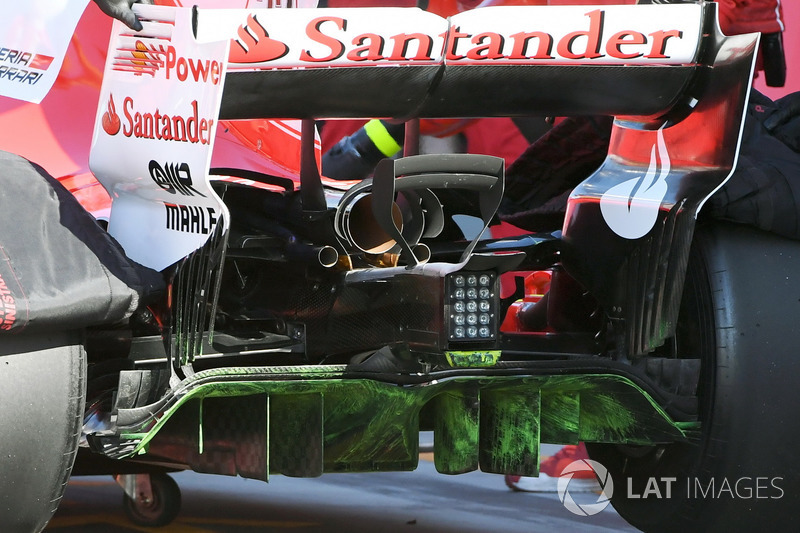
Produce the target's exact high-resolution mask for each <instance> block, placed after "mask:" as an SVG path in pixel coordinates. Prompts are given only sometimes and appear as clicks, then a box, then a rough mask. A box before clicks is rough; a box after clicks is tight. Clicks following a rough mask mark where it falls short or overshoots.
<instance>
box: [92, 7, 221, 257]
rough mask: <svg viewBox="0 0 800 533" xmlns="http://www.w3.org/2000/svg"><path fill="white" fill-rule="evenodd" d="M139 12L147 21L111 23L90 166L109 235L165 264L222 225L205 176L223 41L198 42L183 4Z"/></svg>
mask: <svg viewBox="0 0 800 533" xmlns="http://www.w3.org/2000/svg"><path fill="white" fill-rule="evenodd" d="M136 9H137V12H138V13H139V14H140V16H142V17H143V18H145V19H151V20H150V21H145V22H143V25H144V29H143V30H142V32H140V33H132V32H131V31H130V30H128V29H127V28H126V27H125V26H123V25H122V24H121V23H119V22H117V21H115V23H114V28H113V30H112V36H111V43H110V46H109V54H108V58H107V61H106V67H105V73H104V78H103V87H102V90H101V92H100V101H99V108H98V113H97V118H96V122H95V128H94V137H93V139H92V151H91V155H90V160H89V165H90V167H91V169H92V172H94V174H95V175H96V176H97V179H98V180H99V181H100V182H101V183H102V184H103V186H104V187H105V188H106V189H107V190H108V192H109V194H110V195H111V199H112V204H111V215H110V219H109V227H108V229H109V232H110V233H111V234H112V235H113V236H114V237H115V238H116V239H117V240H118V241H119V242H120V244H121V245H122V246H123V248H124V249H125V253H126V254H127V255H128V256H129V257H130V258H131V259H133V260H134V261H137V262H139V263H141V264H143V265H145V266H148V267H151V268H154V269H156V270H162V269H164V268H165V267H167V266H169V265H171V264H172V263H174V262H176V261H178V260H180V259H181V258H183V257H185V256H186V255H188V254H189V253H191V252H192V251H194V250H196V249H197V248H199V247H201V246H202V245H203V244H204V243H205V242H206V241H207V239H208V238H209V237H210V236H211V234H212V232H213V230H214V228H215V227H216V225H217V224H226V225H227V224H228V216H227V212H226V208H225V206H224V204H223V203H222V202H221V201H220V199H219V198H218V197H217V195H216V194H215V193H214V191H213V190H212V189H211V186H210V183H209V177H208V169H209V164H210V161H211V151H212V148H213V144H214V133H215V131H216V127H217V120H218V115H219V107H220V102H221V98H222V87H223V84H224V81H225V64H226V60H227V56H228V41H227V40H225V41H218V42H208V43H200V42H198V41H196V40H195V38H194V36H193V33H192V26H191V24H192V20H191V19H192V12H191V10H190V9H179V8H167V7H155V6H137V8H136Z"/></svg>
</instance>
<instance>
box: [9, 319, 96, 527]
mask: <svg viewBox="0 0 800 533" xmlns="http://www.w3.org/2000/svg"><path fill="white" fill-rule="evenodd" d="M85 389H86V355H85V352H84V350H83V346H82V344H81V343H80V336H79V335H78V334H67V333H57V334H38V335H17V336H6V337H4V338H3V339H2V341H1V342H0V475H1V476H2V477H0V524H2V530H3V531H4V532H21V533H22V532H24V533H30V532H31V531H41V530H42V529H43V528H44V526H45V525H47V522H48V521H49V520H50V518H51V517H52V516H53V513H54V512H55V510H56V508H57V507H58V504H59V502H60V501H61V496H62V494H63V493H64V488H65V487H66V484H67V481H68V479H69V475H70V472H71V470H72V464H73V462H74V460H75V454H76V452H77V449H78V440H79V438H80V431H81V425H82V420H83V407H84V402H85V394H86V393H85Z"/></svg>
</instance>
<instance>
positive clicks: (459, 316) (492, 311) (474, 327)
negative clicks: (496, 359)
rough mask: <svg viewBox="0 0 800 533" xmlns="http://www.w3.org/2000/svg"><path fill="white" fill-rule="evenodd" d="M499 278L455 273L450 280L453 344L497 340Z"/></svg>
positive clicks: (449, 296) (449, 294) (450, 330)
mask: <svg viewBox="0 0 800 533" xmlns="http://www.w3.org/2000/svg"><path fill="white" fill-rule="evenodd" d="M496 282H497V276H496V274H494V273H488V272H486V273H474V274H463V273H457V274H451V275H450V276H448V277H447V280H446V290H447V300H446V311H447V318H448V332H449V334H448V337H449V338H450V340H451V341H460V342H476V341H483V342H487V341H493V340H494V339H495V338H496V337H497V333H496V331H497V309H498V305H499V304H498V302H497V295H496V288H495V285H496Z"/></svg>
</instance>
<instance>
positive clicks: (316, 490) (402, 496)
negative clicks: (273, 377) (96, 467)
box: [46, 451, 636, 533]
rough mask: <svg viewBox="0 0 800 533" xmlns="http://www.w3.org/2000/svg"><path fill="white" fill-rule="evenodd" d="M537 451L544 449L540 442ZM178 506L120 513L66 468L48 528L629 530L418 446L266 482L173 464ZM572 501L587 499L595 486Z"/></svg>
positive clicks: (172, 532)
mask: <svg viewBox="0 0 800 533" xmlns="http://www.w3.org/2000/svg"><path fill="white" fill-rule="evenodd" d="M543 452H544V451H543ZM173 477H174V479H175V480H176V481H177V482H178V484H179V486H180V487H181V495H182V500H183V503H182V507H181V512H180V514H179V515H178V517H177V518H176V519H175V521H174V522H172V523H171V524H170V525H169V526H166V527H162V528H158V529H149V528H144V527H139V526H136V525H134V524H132V523H131V522H129V521H128V519H127V517H126V516H125V513H124V512H123V509H122V505H121V501H122V497H123V496H122V494H123V493H122V489H121V488H120V487H119V486H118V485H117V484H116V483H115V482H114V481H113V480H112V479H111V478H110V477H78V478H73V479H72V480H71V482H70V484H69V486H68V488H67V491H66V493H65V496H64V499H63V501H62V504H61V506H60V508H59V510H58V512H57V513H56V516H55V517H54V518H53V520H52V521H51V523H50V525H49V526H48V528H47V530H46V531H48V532H51V533H68V532H69V533H77V532H81V533H101V532H122V533H125V532H134V531H145V532H148V531H149V532H153V531H158V532H164V533H168V532H169V533H223V532H224V533H254V532H262V531H276V532H283V531H292V532H294V531H297V532H340V531H347V532H396V531H402V532H407V533H423V532H441V533H448V532H453V533H455V532H459V533H461V532H465V533H469V532H489V531H492V532H494V531H498V532H504V533H506V532H507V533H514V532H520V533H522V532H524V533H530V532H545V531H547V532H556V531H568V532H575V533H589V532H592V533H594V532H612V531H615V532H616V531H636V530H635V529H633V528H631V527H630V526H629V525H627V524H626V523H625V522H624V521H623V520H622V518H620V517H619V515H617V514H616V513H615V512H614V510H613V508H612V507H611V506H609V507H607V508H605V509H604V510H603V511H602V512H600V513H599V514H596V515H594V516H577V515H575V514H572V513H571V512H569V511H568V510H567V509H566V508H565V507H564V506H563V505H562V504H561V502H560V501H559V498H558V494H556V493H536V494H533V493H519V492H512V491H510V490H509V489H508V488H507V487H506V486H505V484H504V481H503V477H502V476H499V475H494V474H486V473H483V472H472V473H469V474H462V475H458V476H446V475H442V474H438V473H437V472H436V470H435V468H434V466H433V463H432V462H430V456H429V455H427V454H423V456H422V460H421V461H420V465H419V468H418V469H417V470H415V471H414V472H391V473H369V474H325V475H323V476H322V477H320V478H316V479H296V478H288V477H284V476H273V477H272V478H271V479H270V482H269V483H263V482H260V481H254V480H247V479H242V478H231V477H225V476H212V475H201V474H196V473H193V472H181V473H178V474H174V475H173ZM574 496H575V498H574V499H575V501H577V502H579V503H582V502H586V503H593V502H596V501H597V498H598V496H597V495H596V494H594V493H586V494H576V495H574Z"/></svg>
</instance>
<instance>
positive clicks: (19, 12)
mask: <svg viewBox="0 0 800 533" xmlns="http://www.w3.org/2000/svg"><path fill="white" fill-rule="evenodd" d="M88 1H89V0H48V1H42V0H40V1H32V0H27V1H24V2H11V1H6V2H3V6H2V9H0V12H2V16H0V96H8V97H11V98H17V99H19V100H25V101H27V102H32V103H34V104H38V103H39V102H41V101H42V98H44V97H45V95H47V93H48V92H49V91H50V88H51V87H52V86H53V83H54V82H55V81H56V77H58V72H59V71H60V70H61V64H62V62H63V61H64V55H65V54H66V52H67V47H68V46H69V42H70V39H71V38H72V33H73V32H74V31H75V26H77V25H78V20H79V19H80V18H81V15H82V14H83V10H84V9H85V8H86V4H87V3H88Z"/></svg>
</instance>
